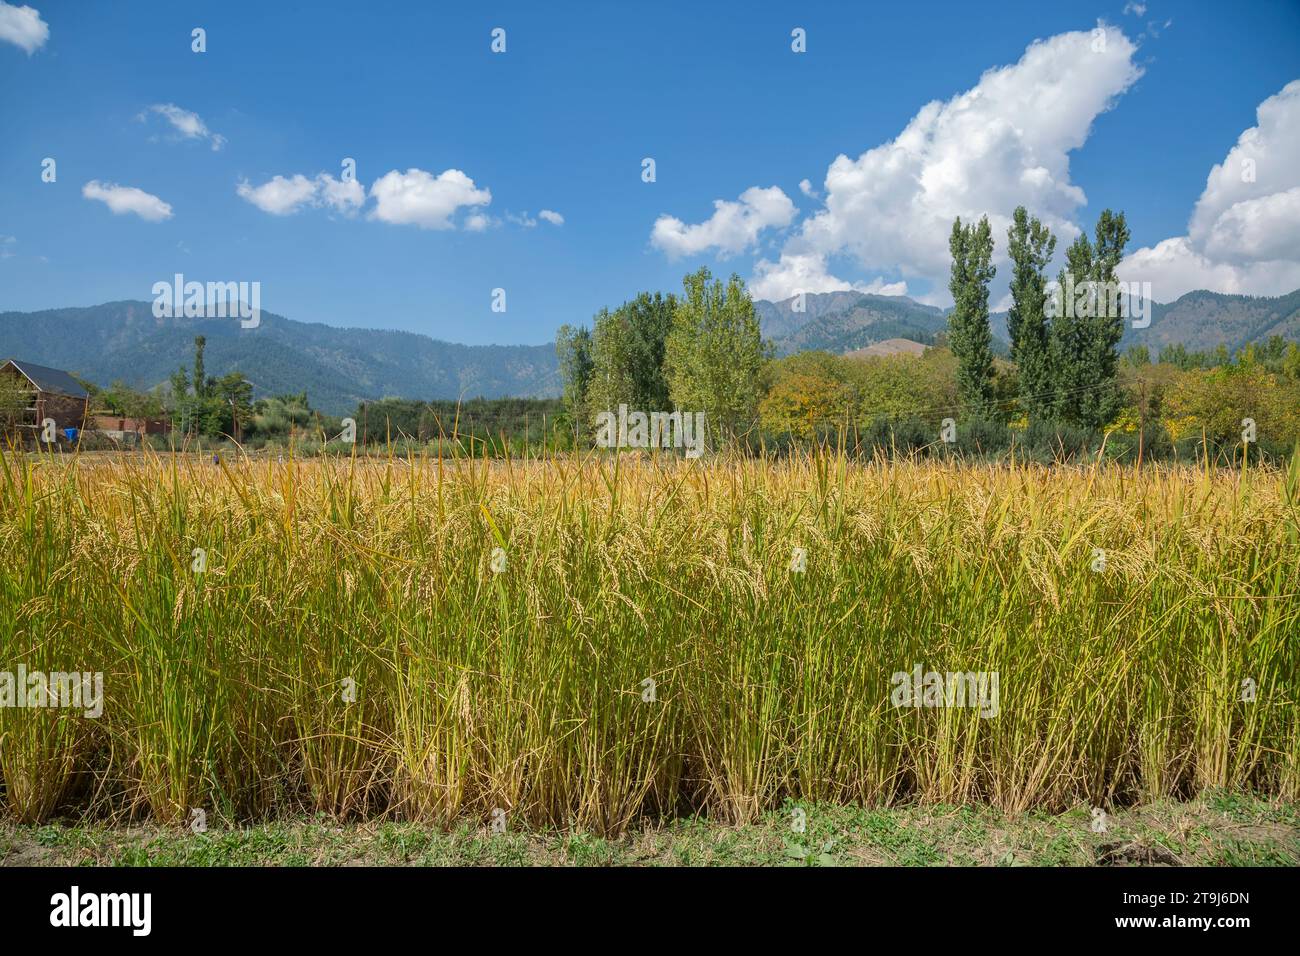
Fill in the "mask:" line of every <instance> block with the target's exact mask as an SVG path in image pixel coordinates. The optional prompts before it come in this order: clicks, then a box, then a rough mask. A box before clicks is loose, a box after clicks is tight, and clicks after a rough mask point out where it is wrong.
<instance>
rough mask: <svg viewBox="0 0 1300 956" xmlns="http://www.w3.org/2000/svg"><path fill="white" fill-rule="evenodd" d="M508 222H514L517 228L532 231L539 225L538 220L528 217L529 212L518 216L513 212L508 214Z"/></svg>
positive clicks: (526, 211) (525, 211)
mask: <svg viewBox="0 0 1300 956" xmlns="http://www.w3.org/2000/svg"><path fill="white" fill-rule="evenodd" d="M506 221H507V222H513V223H514V224H515V225H516V226H523V227H524V228H525V229H531V228H533V226H535V225H537V220H536V219H534V218H533V217H532V216H530V215H528V210H524V211H523V212H522V213H519V214H516V213H513V212H508V213H506Z"/></svg>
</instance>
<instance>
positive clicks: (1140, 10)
mask: <svg viewBox="0 0 1300 956" xmlns="http://www.w3.org/2000/svg"><path fill="white" fill-rule="evenodd" d="M1130 13H1131V14H1133V15H1134V16H1135V17H1144V16H1146V14H1147V5H1146V4H1145V3H1135V2H1133V0H1129V2H1128V3H1126V4H1124V15H1125V16H1128V15H1129V14H1130Z"/></svg>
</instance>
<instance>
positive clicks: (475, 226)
mask: <svg viewBox="0 0 1300 956" xmlns="http://www.w3.org/2000/svg"><path fill="white" fill-rule="evenodd" d="M491 225H494V223H493V221H492V219H491V218H490V217H488V216H485V215H483V213H481V212H476V213H472V214H470V215H468V216H466V217H465V229H466V230H467V231H469V232H483V231H485V230H486V229H487V227H488V226H491Z"/></svg>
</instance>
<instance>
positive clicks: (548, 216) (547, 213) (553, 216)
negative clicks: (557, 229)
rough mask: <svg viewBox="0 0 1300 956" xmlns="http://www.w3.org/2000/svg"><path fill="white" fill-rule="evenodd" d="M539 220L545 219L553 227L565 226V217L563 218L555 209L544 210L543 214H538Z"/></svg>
mask: <svg viewBox="0 0 1300 956" xmlns="http://www.w3.org/2000/svg"><path fill="white" fill-rule="evenodd" d="M537 218H539V219H545V220H546V221H547V222H549V223H550V224H551V225H552V226H563V225H564V217H563V216H561V215H560V214H559V213H558V212H556V211H555V210H554V209H543V210H542V211H541V212H539V213H538V214H537Z"/></svg>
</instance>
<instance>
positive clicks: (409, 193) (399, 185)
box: [370, 168, 492, 229]
mask: <svg viewBox="0 0 1300 956" xmlns="http://www.w3.org/2000/svg"><path fill="white" fill-rule="evenodd" d="M370 195H371V197H372V198H373V199H374V200H375V203H376V205H375V208H374V209H373V210H372V211H371V213H370V218H371V219H378V220H379V221H381V222H388V223H393V224H395V225H415V226H419V227H420V228H421V229H451V228H452V222H451V217H452V216H453V215H455V213H456V211H457V210H458V209H460V208H461V207H462V206H486V205H488V203H490V202H491V201H492V193H491V192H490V191H489V190H487V189H479V188H477V187H476V186H475V185H474V180H472V179H470V178H469V177H468V176H466V175H465V174H464V173H463V172H461V171H460V170H459V169H448V170H446V171H444V172H442V173H440V174H439V175H437V176H434V175H433V174H431V173H427V172H425V171H424V170H422V169H415V168H411V169H408V170H407V171H406V172H405V173H400V172H398V171H397V170H395V169H394V170H392V171H390V172H388V173H385V174H384V175H383V176H381V177H380V178H379V179H377V180H375V181H374V183H373V184H371V186H370Z"/></svg>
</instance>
